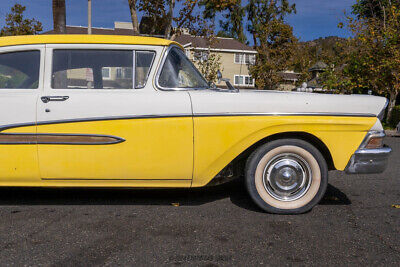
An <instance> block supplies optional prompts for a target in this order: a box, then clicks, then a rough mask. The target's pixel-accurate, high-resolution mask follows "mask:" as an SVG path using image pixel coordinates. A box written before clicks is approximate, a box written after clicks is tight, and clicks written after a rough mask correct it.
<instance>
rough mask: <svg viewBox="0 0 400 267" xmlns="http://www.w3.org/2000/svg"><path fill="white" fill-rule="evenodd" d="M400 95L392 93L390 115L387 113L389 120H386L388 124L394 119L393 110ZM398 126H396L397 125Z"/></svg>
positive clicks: (389, 107) (389, 106)
mask: <svg viewBox="0 0 400 267" xmlns="http://www.w3.org/2000/svg"><path fill="white" fill-rule="evenodd" d="M398 94H399V92H391V93H390V97H389V105H388V113H387V118H386V122H387V123H390V122H391V119H392V111H393V108H394V107H395V105H396V99H397V95H398ZM395 126H396V125H395Z"/></svg>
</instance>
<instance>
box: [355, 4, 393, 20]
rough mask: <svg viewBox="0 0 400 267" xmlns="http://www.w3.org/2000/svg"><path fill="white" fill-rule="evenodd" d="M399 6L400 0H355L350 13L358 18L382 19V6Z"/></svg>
mask: <svg viewBox="0 0 400 267" xmlns="http://www.w3.org/2000/svg"><path fill="white" fill-rule="evenodd" d="M390 5H392V6H396V7H397V8H399V7H400V0H357V3H356V4H354V5H353V7H352V9H353V10H352V13H353V14H354V15H356V16H357V18H358V19H362V18H378V19H380V20H383V19H384V7H388V6H390Z"/></svg>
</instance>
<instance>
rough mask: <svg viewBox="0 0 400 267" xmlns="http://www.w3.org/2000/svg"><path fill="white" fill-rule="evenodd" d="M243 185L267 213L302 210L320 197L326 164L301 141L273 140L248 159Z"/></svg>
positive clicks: (322, 190)
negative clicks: (244, 183) (244, 184)
mask: <svg viewBox="0 0 400 267" xmlns="http://www.w3.org/2000/svg"><path fill="white" fill-rule="evenodd" d="M246 186H247V190H248V192H249V194H250V196H251V198H252V199H253V200H254V202H255V203H256V204H257V205H258V206H259V207H260V208H262V209H263V210H265V211H267V212H270V213H277V214H299V213H304V212H307V211H309V210H311V209H312V208H313V207H314V206H315V205H317V204H318V202H319V201H320V200H321V198H322V197H323V196H324V194H325V191H326V188H327V186H328V166H327V164H326V161H325V159H324V157H323V156H322V154H321V152H319V150H318V149H316V148H315V147H314V146H313V145H311V144H309V143H307V142H305V141H303V140H298V139H280V140H275V141H272V142H269V143H267V144H265V145H263V146H261V147H259V148H258V149H256V150H255V151H254V152H253V153H252V154H251V155H250V157H249V158H248V160H247V163H246Z"/></svg>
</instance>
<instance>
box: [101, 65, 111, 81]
mask: <svg viewBox="0 0 400 267" xmlns="http://www.w3.org/2000/svg"><path fill="white" fill-rule="evenodd" d="M110 72H111V68H108V67H105V68H102V69H101V74H102V76H103V79H110V78H111V76H110Z"/></svg>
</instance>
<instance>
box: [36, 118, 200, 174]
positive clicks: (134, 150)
mask: <svg viewBox="0 0 400 267" xmlns="http://www.w3.org/2000/svg"><path fill="white" fill-rule="evenodd" d="M38 133H74V134H104V135H113V136H118V137H121V138H123V139H125V140H126V141H125V142H122V143H119V144H111V145H42V144H39V145H38V147H39V149H38V154H39V163H40V164H39V165H40V172H41V176H42V178H56V179H68V178H73V179H79V178H85V179H145V180H147V179H159V180H168V179H174V180H182V179H188V180H190V179H192V170H193V137H192V136H193V122H192V118H158V119H132V120H129V119H125V120H109V121H92V122H76V123H64V124H49V125H38Z"/></svg>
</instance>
